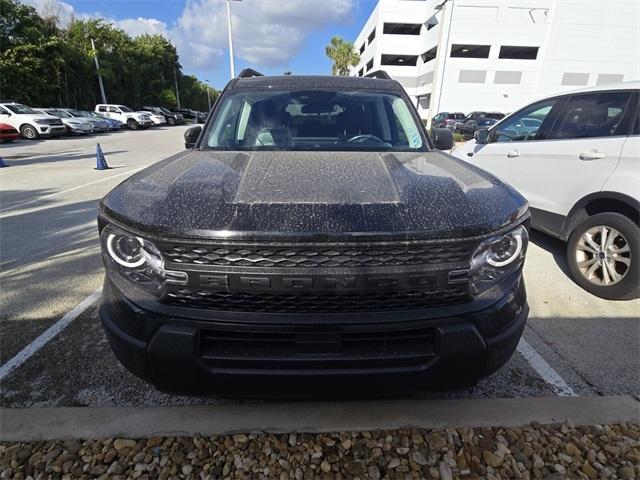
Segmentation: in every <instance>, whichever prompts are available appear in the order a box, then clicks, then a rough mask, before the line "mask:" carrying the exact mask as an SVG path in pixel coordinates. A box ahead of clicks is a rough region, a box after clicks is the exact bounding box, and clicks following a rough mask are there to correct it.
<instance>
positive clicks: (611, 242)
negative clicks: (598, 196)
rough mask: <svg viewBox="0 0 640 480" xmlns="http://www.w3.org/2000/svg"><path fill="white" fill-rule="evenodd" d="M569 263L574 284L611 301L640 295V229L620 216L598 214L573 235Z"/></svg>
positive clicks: (568, 245) (568, 254)
mask: <svg viewBox="0 0 640 480" xmlns="http://www.w3.org/2000/svg"><path fill="white" fill-rule="evenodd" d="M567 263H568V265H569V271H570V272H571V276H572V277H573V279H574V281H575V282H576V283H577V284H578V285H580V286H581V287H582V288H584V289H585V290H586V291H588V292H589V293H592V294H593V295H596V296H597V297H600V298H606V299H608V300H630V299H633V298H638V297H639V296H640V285H639V284H640V228H638V225H636V224H635V223H634V222H633V221H632V220H631V219H629V218H628V217H625V216H624V215H621V214H619V213H613V212H611V213H609V212H607V213H598V214H596V215H593V216H591V217H589V218H588V219H586V220H585V221H584V222H582V223H581V224H580V225H578V227H576V229H575V230H574V231H573V232H572V233H571V236H570V237H569V242H568V243H567Z"/></svg>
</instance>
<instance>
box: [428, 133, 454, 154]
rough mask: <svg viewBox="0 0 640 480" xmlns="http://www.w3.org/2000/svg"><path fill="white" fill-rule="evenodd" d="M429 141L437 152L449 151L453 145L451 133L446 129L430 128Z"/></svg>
mask: <svg viewBox="0 0 640 480" xmlns="http://www.w3.org/2000/svg"><path fill="white" fill-rule="evenodd" d="M431 139H432V140H433V144H434V145H435V147H436V148H437V149H438V150H451V149H452V148H453V145H454V143H455V142H454V141H453V133H452V132H451V130H449V129H448V128H432V129H431Z"/></svg>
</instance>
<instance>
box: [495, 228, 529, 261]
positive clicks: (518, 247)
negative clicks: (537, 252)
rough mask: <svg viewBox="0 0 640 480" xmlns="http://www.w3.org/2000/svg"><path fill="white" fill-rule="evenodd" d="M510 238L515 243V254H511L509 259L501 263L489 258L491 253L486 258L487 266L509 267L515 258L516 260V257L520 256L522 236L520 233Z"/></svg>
mask: <svg viewBox="0 0 640 480" xmlns="http://www.w3.org/2000/svg"><path fill="white" fill-rule="evenodd" d="M511 238H513V239H515V241H516V250H515V252H513V254H512V255H511V256H509V258H507V259H506V260H503V261H501V262H498V261H496V260H493V259H492V258H491V253H489V256H488V257H487V263H488V264H489V265H491V266H492V267H504V266H506V265H509V264H510V263H511V262H513V261H514V260H515V259H516V258H518V256H519V255H520V252H522V234H521V233H520V232H517V233H514V234H513V235H511Z"/></svg>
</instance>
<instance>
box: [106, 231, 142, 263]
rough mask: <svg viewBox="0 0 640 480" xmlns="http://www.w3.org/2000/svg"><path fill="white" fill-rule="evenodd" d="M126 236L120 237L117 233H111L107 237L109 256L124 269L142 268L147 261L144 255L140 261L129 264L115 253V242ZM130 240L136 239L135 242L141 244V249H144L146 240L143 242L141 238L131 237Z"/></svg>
mask: <svg viewBox="0 0 640 480" xmlns="http://www.w3.org/2000/svg"><path fill="white" fill-rule="evenodd" d="M123 236H124V235H118V234H115V233H109V236H108V237H107V251H108V252H109V255H111V258H113V259H114V260H115V261H116V263H118V264H120V265H122V266H123V267H127V268H136V267H139V266H141V265H142V264H144V262H145V261H146V259H145V257H144V255H142V254H140V259H138V260H136V261H135V262H127V261H126V260H124V259H122V258H121V257H120V256H119V255H118V254H117V253H116V251H115V249H114V247H113V241H114V240H115V239H116V238H117V237H123ZM129 238H134V239H135V240H137V241H138V243H139V244H140V248H142V247H143V246H144V240H142V239H141V238H139V237H129Z"/></svg>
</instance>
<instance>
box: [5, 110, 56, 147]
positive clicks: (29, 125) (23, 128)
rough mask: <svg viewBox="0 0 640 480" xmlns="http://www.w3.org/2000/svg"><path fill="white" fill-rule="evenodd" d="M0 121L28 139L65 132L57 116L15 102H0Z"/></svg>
mask: <svg viewBox="0 0 640 480" xmlns="http://www.w3.org/2000/svg"><path fill="white" fill-rule="evenodd" d="M0 122H2V123H6V124H8V125H11V126H12V127H13V128H15V129H16V130H18V132H20V135H21V136H22V137H24V138H26V139H28V140H36V139H38V138H40V137H57V136H60V135H64V134H65V133H67V129H66V128H65V126H64V124H63V123H62V120H60V119H59V118H58V117H54V116H52V115H48V114H46V113H41V112H38V111H36V110H34V109H33V108H30V107H27V106H25V105H22V104H21V103H15V102H5V103H0Z"/></svg>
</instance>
